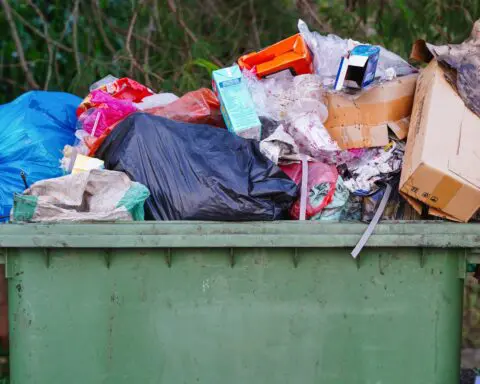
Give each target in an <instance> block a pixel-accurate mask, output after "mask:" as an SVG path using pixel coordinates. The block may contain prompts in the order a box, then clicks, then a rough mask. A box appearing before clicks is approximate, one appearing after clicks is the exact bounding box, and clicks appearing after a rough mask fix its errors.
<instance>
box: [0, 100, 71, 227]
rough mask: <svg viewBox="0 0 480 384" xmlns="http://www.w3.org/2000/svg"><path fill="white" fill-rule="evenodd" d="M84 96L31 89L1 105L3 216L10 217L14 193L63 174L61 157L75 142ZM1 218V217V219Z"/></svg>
mask: <svg viewBox="0 0 480 384" xmlns="http://www.w3.org/2000/svg"><path fill="white" fill-rule="evenodd" d="M80 102H81V99H80V98H78V97H77V96H74V95H70V94H68V93H61V92H42V91H35V92H28V93H25V94H23V95H22V96H20V97H19V98H17V99H15V100H14V101H13V102H11V103H8V104H4V105H2V106H0V126H1V127H2V129H1V130H0V175H1V180H2V181H1V183H0V217H2V218H6V217H7V218H8V215H9V214H10V209H11V207H12V203H13V194H14V193H20V192H22V191H23V190H24V189H25V182H24V180H23V179H22V176H21V175H22V174H24V175H25V181H26V183H27V185H31V184H33V183H34V182H36V181H39V180H44V179H49V178H52V177H58V176H62V170H61V169H60V167H59V160H60V157H61V154H62V152H61V151H62V149H63V147H64V146H65V145H72V144H73V142H74V140H75V136H74V132H75V125H76V122H77V117H76V116H75V110H76V108H77V107H78V105H79V104H80ZM0 220H2V219H0Z"/></svg>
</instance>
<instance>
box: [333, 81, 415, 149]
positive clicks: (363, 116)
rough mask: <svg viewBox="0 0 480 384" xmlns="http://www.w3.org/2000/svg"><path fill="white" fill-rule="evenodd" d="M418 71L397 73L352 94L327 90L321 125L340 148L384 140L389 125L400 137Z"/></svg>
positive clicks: (383, 142) (405, 126) (381, 143)
mask: <svg viewBox="0 0 480 384" xmlns="http://www.w3.org/2000/svg"><path fill="white" fill-rule="evenodd" d="M417 77H418V74H411V75H408V76H403V77H399V78H397V79H394V80H392V81H388V82H385V83H382V84H379V85H377V86H374V87H372V88H370V89H366V90H363V91H361V92H360V93H359V94H357V95H355V96H351V95H345V94H340V93H329V94H327V105H328V119H327V121H326V122H325V124H324V125H325V128H327V130H328V132H329V133H330V136H331V137H332V139H334V140H335V141H336V142H337V143H338V145H339V147H340V148H341V149H352V148H368V147H381V146H385V145H387V144H388V142H389V141H388V129H389V128H390V129H391V130H392V131H393V132H394V133H395V135H396V136H397V137H398V138H399V139H400V140H402V139H404V138H405V137H406V136H407V132H408V126H409V125H408V117H409V116H410V114H411V111H412V105H413V98H414V94H415V85H416V82H417Z"/></svg>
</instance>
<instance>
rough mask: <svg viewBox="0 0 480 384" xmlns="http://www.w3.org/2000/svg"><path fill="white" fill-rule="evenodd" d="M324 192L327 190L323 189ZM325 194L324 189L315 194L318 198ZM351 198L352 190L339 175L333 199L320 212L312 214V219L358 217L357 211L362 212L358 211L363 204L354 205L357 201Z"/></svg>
mask: <svg viewBox="0 0 480 384" xmlns="http://www.w3.org/2000/svg"><path fill="white" fill-rule="evenodd" d="M324 193H325V190H324V191H323V194H324ZM323 194H322V191H318V192H317V191H315V194H314V196H317V199H320V198H321V197H322V196H323ZM349 198H350V192H349V191H348V189H347V188H346V187H345V184H344V183H343V179H342V178H341V177H340V176H339V177H338V178H337V182H336V184H335V193H334V194H333V197H332V199H331V201H330V202H329V203H328V204H327V206H326V207H325V208H324V209H323V210H322V211H321V212H320V213H318V214H316V215H315V216H312V218H311V220H319V221H339V220H344V219H347V218H352V217H358V215H357V213H356V212H361V211H358V209H359V208H361V204H358V205H357V206H354V205H353V204H354V203H355V201H354V200H352V201H350V200H349ZM311 199H312V198H311ZM348 203H350V204H348ZM356 209H357V210H356Z"/></svg>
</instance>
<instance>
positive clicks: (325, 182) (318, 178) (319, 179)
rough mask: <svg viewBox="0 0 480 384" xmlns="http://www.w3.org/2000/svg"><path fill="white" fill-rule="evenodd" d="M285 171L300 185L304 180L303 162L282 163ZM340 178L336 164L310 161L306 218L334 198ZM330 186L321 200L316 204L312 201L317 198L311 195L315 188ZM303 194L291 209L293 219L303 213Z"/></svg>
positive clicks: (318, 211) (315, 213) (316, 212)
mask: <svg viewBox="0 0 480 384" xmlns="http://www.w3.org/2000/svg"><path fill="white" fill-rule="evenodd" d="M280 168H281V169H282V171H283V172H285V173H286V174H287V176H288V177H290V178H291V179H292V180H293V181H295V183H297V184H298V185H300V183H301V182H302V163H292V164H288V165H280ZM337 179H338V172H337V169H336V168H335V166H334V165H328V164H324V163H317V162H308V177H307V188H306V190H307V199H306V201H307V204H306V215H305V218H306V219H307V220H308V219H310V218H311V217H312V216H315V215H317V214H319V213H320V212H321V211H322V210H323V208H325V207H326V206H327V205H328V204H329V203H330V202H331V201H332V199H333V195H334V193H335V185H336V182H337ZM322 186H324V187H326V188H328V193H327V194H326V195H325V197H324V198H323V199H322V201H320V202H318V201H317V202H316V203H315V206H313V205H312V202H313V201H315V198H314V197H313V198H312V196H311V194H312V193H315V188H319V187H322ZM302 197H303V196H299V198H298V199H297V201H295V203H293V205H292V208H291V209H290V216H291V217H292V219H297V220H298V219H299V218H300V217H301V216H302V215H301V209H300V204H301V200H302Z"/></svg>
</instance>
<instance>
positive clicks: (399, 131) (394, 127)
mask: <svg viewBox="0 0 480 384" xmlns="http://www.w3.org/2000/svg"><path fill="white" fill-rule="evenodd" d="M387 125H388V128H390V130H391V131H392V132H393V133H394V134H395V136H397V138H398V139H399V140H403V139H405V138H406V137H407V135H408V127H409V126H410V117H405V118H403V119H401V120H397V121H391V122H389V123H388V124H387Z"/></svg>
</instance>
